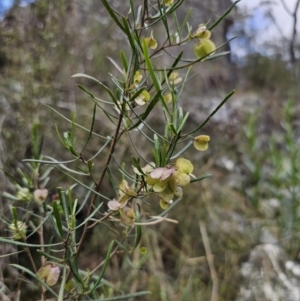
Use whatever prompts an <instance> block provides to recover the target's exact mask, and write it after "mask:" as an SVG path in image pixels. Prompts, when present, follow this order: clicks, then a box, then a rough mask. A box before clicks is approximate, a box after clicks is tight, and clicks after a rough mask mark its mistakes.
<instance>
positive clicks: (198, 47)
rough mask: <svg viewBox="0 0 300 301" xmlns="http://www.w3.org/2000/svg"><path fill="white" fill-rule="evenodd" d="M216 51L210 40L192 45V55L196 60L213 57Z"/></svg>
mask: <svg viewBox="0 0 300 301" xmlns="http://www.w3.org/2000/svg"><path fill="white" fill-rule="evenodd" d="M215 50H216V45H215V44H214V43H213V42H212V41H211V40H203V41H201V42H200V43H198V44H195V45H194V53H195V56H196V57H197V58H201V57H204V56H206V55H208V54H209V55H213V54H214V53H215V52H214V51H215Z"/></svg>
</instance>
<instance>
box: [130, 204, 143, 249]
mask: <svg viewBox="0 0 300 301" xmlns="http://www.w3.org/2000/svg"><path fill="white" fill-rule="evenodd" d="M135 217H136V222H137V223H140V222H141V214H140V211H139V210H136V211H135ZM141 238H142V226H141V225H136V226H135V241H134V245H133V250H132V251H134V250H135V249H136V247H137V246H138V245H139V243H140V241H141Z"/></svg>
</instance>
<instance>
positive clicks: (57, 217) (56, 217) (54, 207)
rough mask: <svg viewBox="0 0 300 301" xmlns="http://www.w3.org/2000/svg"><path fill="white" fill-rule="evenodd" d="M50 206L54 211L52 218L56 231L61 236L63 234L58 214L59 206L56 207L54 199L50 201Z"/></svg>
mask: <svg viewBox="0 0 300 301" xmlns="http://www.w3.org/2000/svg"><path fill="white" fill-rule="evenodd" d="M52 208H53V213H54V218H55V221H56V225H57V229H58V233H59V235H60V238H63V235H64V234H63V228H62V223H61V216H60V213H59V208H58V205H57V202H56V201H53V202H52Z"/></svg>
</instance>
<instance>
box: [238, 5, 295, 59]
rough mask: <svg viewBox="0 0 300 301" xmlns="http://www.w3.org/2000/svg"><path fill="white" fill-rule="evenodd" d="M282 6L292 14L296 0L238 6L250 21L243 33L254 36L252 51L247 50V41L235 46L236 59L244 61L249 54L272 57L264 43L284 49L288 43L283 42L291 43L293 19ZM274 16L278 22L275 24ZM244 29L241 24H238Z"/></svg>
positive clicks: (269, 49)
mask: <svg viewBox="0 0 300 301" xmlns="http://www.w3.org/2000/svg"><path fill="white" fill-rule="evenodd" d="M282 2H284V3H285V4H286V7H287V9H288V10H289V11H290V12H291V13H292V12H293V11H294V8H295V5H296V2H297V0H269V1H267V0H242V1H241V2H239V3H238V8H239V10H240V12H244V13H245V14H246V15H247V16H248V18H247V20H246V22H245V25H243V26H244V30H245V31H246V35H247V36H252V38H253V39H252V42H251V45H250V47H251V49H249V44H248V45H247V47H245V44H243V43H244V42H245V40H244V41H243V39H242V37H241V38H240V40H239V41H238V39H237V41H234V43H233V44H232V46H233V47H232V50H233V54H234V56H235V57H236V58H243V57H244V56H245V55H246V54H247V52H248V51H254V52H260V53H262V54H264V55H272V54H273V49H272V48H267V47H266V46H265V43H266V42H267V43H268V42H269V43H272V44H277V45H278V46H279V47H280V48H282V49H283V52H284V51H285V50H284V49H285V48H286V47H287V45H288V43H282V38H283V37H285V38H286V39H288V40H290V38H291V36H292V28H293V18H292V17H291V15H289V13H288V12H287V11H286V9H285V8H284V6H283V4H282ZM270 13H271V15H272V16H273V17H274V20H275V22H273V21H272V18H271V17H270ZM297 16H298V23H297V24H298V25H297V31H298V34H297V37H298V41H299V38H300V36H299V34H300V7H299V9H298V13H297ZM237 26H241V24H237Z"/></svg>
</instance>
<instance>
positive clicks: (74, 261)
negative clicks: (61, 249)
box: [67, 248, 84, 287]
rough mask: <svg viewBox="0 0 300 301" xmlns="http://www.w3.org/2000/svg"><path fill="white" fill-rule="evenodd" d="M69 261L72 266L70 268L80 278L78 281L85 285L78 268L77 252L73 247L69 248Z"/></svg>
mask: <svg viewBox="0 0 300 301" xmlns="http://www.w3.org/2000/svg"><path fill="white" fill-rule="evenodd" d="M67 253H68V263H69V266H70V269H71V271H72V273H73V275H74V277H75V278H76V279H77V280H78V282H79V283H80V284H81V286H82V287H83V285H84V284H83V281H82V277H81V275H80V274H79V270H78V260H77V256H76V253H75V252H73V250H72V249H70V248H69V249H68V252H67Z"/></svg>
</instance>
